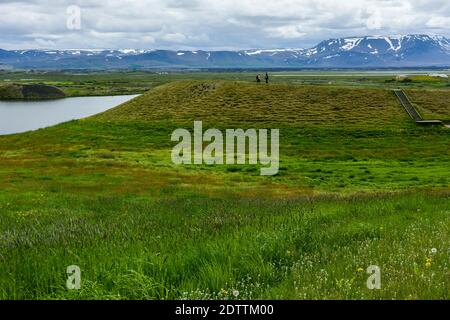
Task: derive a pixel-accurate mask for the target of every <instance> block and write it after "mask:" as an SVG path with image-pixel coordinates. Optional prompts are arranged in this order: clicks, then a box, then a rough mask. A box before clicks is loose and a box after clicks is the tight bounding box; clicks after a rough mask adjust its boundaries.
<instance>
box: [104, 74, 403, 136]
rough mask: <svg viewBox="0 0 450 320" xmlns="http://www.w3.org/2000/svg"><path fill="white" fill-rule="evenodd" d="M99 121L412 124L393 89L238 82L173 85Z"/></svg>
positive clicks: (363, 126) (343, 125)
mask: <svg viewBox="0 0 450 320" xmlns="http://www.w3.org/2000/svg"><path fill="white" fill-rule="evenodd" d="M96 118H97V119H99V120H100V119H101V120H108V121H158V120H165V119H171V120H173V121H177V122H193V121H194V120H202V121H203V122H206V123H208V124H215V123H220V124H222V125H224V124H228V125H231V124H238V123H242V122H245V123H255V124H257V125H258V126H263V125H266V124H267V125H269V124H272V125H273V124H287V125H290V126H324V127H336V126H338V127H346V128H348V127H362V128H366V127H371V128H376V127H381V126H382V127H386V126H399V124H401V123H406V122H407V120H408V118H407V115H406V114H405V112H404V111H403V110H402V108H401V107H400V105H399V103H398V101H397V99H396V98H395V96H394V95H393V94H392V92H390V91H388V90H381V89H356V88H342V87H323V86H293V85H283V84H271V85H264V84H261V85H257V84H252V83H248V82H232V81H181V82H175V83H170V84H167V85H164V86H161V87H158V88H156V89H154V90H152V91H150V92H148V93H146V94H145V95H143V96H141V97H139V98H138V99H135V100H133V101H131V102H129V103H127V104H125V105H123V106H120V107H118V108H115V109H112V110H110V111H107V112H106V113H103V114H102V115H100V116H98V117H96Z"/></svg>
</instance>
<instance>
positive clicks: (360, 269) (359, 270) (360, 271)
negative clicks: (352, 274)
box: [356, 268, 364, 273]
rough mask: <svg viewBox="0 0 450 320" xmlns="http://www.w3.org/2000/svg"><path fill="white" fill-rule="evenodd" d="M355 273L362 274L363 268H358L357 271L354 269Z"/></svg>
mask: <svg viewBox="0 0 450 320" xmlns="http://www.w3.org/2000/svg"><path fill="white" fill-rule="evenodd" d="M356 271H358V272H359V273H362V272H364V269H363V268H358V269H356Z"/></svg>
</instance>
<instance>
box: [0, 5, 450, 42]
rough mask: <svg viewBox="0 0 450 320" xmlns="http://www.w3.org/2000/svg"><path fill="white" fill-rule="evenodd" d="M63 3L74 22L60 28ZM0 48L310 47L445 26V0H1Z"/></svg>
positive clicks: (445, 30) (448, 29) (449, 13)
mask: <svg viewBox="0 0 450 320" xmlns="http://www.w3.org/2000/svg"><path fill="white" fill-rule="evenodd" d="M69 5H78V6H80V8H81V10H82V11H81V13H82V28H81V30H69V29H67V28H66V19H67V13H66V9H67V7H68V6H69ZM0 15H1V23H0V48H5V49H24V48H37V47H40V48H43V47H46V48H55V49H57V48H59V49H61V48H125V47H132V48H169V49H242V48H244V49H245V48H280V47H296V48H298V47H309V46H311V45H314V44H316V43H317V42H318V41H320V40H323V39H327V38H332V37H341V36H354V35H367V34H373V33H377V34H382V33H385V34H398V33H436V34H442V35H444V36H449V34H450V23H449V21H450V3H449V1H448V0H358V1H356V0H351V1H350V0H347V1H340V0H278V1H270V2H268V1H263V0H108V1H94V0H59V1H49V0H30V1H0Z"/></svg>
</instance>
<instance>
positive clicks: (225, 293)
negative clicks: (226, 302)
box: [220, 288, 228, 296]
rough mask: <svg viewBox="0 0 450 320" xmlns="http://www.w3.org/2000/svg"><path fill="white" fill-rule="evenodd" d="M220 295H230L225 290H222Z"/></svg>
mask: <svg viewBox="0 0 450 320" xmlns="http://www.w3.org/2000/svg"><path fill="white" fill-rule="evenodd" d="M220 293H221V294H222V295H224V296H226V295H228V291H227V290H225V289H224V288H222V289H220Z"/></svg>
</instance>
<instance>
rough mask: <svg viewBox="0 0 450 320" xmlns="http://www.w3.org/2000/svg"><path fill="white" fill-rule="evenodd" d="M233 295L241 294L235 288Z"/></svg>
mask: <svg viewBox="0 0 450 320" xmlns="http://www.w3.org/2000/svg"><path fill="white" fill-rule="evenodd" d="M233 296H235V297H236V298H237V297H238V296H239V291H237V290H233Z"/></svg>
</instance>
